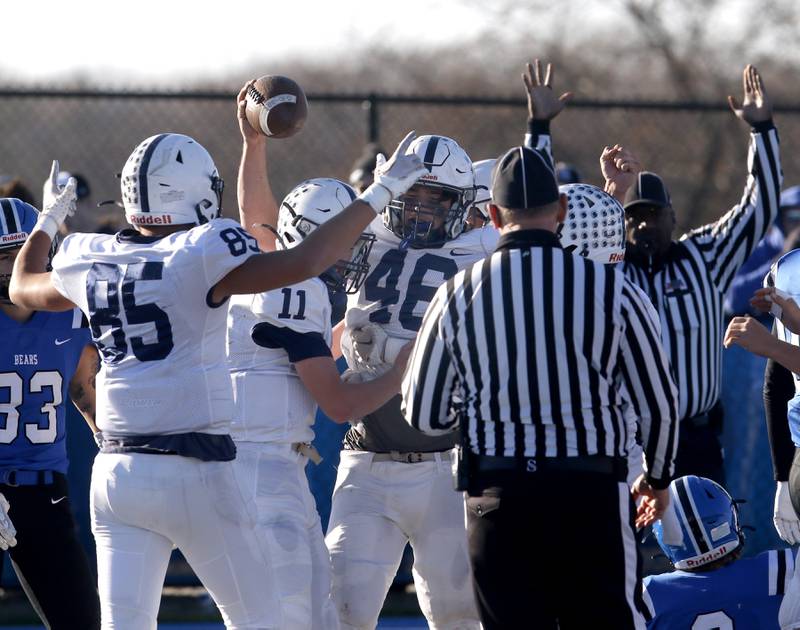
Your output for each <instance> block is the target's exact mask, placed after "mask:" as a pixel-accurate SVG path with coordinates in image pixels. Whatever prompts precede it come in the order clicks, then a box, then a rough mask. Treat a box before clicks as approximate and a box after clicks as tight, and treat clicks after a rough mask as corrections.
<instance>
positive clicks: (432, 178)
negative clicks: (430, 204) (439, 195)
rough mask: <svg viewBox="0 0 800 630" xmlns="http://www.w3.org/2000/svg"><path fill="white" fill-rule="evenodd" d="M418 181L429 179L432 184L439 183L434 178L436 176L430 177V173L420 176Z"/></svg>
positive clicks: (437, 179) (436, 178)
mask: <svg viewBox="0 0 800 630" xmlns="http://www.w3.org/2000/svg"><path fill="white" fill-rule="evenodd" d="M420 179H429V180H431V181H434V182H436V181H439V178H438V177H436V175H431V174H430V173H428V174H427V175H422V176H421V177H420Z"/></svg>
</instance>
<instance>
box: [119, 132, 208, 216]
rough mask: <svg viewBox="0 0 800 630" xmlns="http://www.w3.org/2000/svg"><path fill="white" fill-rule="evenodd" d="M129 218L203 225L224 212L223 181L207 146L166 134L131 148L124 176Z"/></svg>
mask: <svg viewBox="0 0 800 630" xmlns="http://www.w3.org/2000/svg"><path fill="white" fill-rule="evenodd" d="M121 179H122V181H121V186H122V202H123V205H124V206H125V218H126V219H127V220H128V223H130V224H131V225H133V226H137V225H145V226H150V225H183V224H187V223H191V224H194V225H202V224H203V223H208V222H209V221H210V220H211V219H215V218H217V217H218V216H220V213H221V211H222V189H223V182H222V179H220V177H219V172H218V171H217V167H216V166H215V165H214V160H212V159H211V156H210V155H209V154H208V151H206V150H205V148H204V147H203V145H201V144H200V143H199V142H197V141H195V140H193V139H192V138H190V137H189V136H184V135H182V134H179V133H162V134H158V135H157V136H151V137H150V138H147V140H144V141H143V142H141V143H140V144H139V146H138V147H136V148H135V149H134V150H133V153H131V155H130V157H129V158H128V161H127V162H125V167H124V168H123V169H122V175H121Z"/></svg>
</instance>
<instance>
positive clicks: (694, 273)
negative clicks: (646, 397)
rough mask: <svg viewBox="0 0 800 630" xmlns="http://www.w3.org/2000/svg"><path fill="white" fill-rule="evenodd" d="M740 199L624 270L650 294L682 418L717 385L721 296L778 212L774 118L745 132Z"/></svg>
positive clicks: (711, 397)
mask: <svg viewBox="0 0 800 630" xmlns="http://www.w3.org/2000/svg"><path fill="white" fill-rule="evenodd" d="M747 167H748V176H747V183H746V185H745V188H744V194H743V195H742V199H741V201H740V202H739V203H738V204H737V205H735V206H734V207H733V208H732V209H731V210H730V211H729V212H727V213H726V214H725V215H724V216H723V217H722V218H721V219H720V220H719V221H717V222H716V223H712V224H710V225H707V226H705V227H702V228H699V229H697V230H693V231H691V232H689V233H688V234H684V235H683V236H682V237H681V238H680V240H679V241H675V242H673V243H672V245H671V247H670V249H669V251H668V252H667V254H666V256H665V257H664V258H663V259H662V260H659V261H655V262H653V261H652V260H646V259H639V258H634V257H633V256H632V255H631V252H629V253H628V255H627V256H626V259H625V262H624V264H623V270H624V272H625V275H626V276H627V277H628V278H630V279H631V280H633V282H635V283H636V284H637V285H639V286H640V287H641V288H642V290H643V291H644V292H645V293H647V294H648V295H649V296H650V299H651V300H652V302H653V305H654V306H655V307H656V310H657V311H658V316H659V319H660V321H661V338H662V341H663V343H664V347H665V348H666V350H667V354H668V356H669V360H670V365H671V367H672V374H673V376H674V378H675V382H676V383H677V385H678V392H679V398H680V407H679V409H680V417H681V418H690V417H692V416H696V415H699V414H702V413H705V412H706V411H708V410H709V409H710V408H711V407H712V406H714V404H715V403H716V402H717V400H718V399H719V396H720V389H721V386H722V378H721V369H722V332H723V308H722V304H723V299H724V297H725V293H727V291H728V289H729V288H730V285H731V282H732V281H733V278H734V276H735V275H736V272H737V271H738V270H739V268H740V267H741V266H742V264H743V263H744V262H745V261H746V260H747V258H748V257H749V256H750V254H751V253H752V252H753V249H754V248H755V246H756V245H757V244H758V242H759V241H760V240H761V239H762V238H763V236H764V235H765V234H766V232H767V230H768V229H769V226H770V225H771V224H772V222H773V221H774V220H775V217H776V216H777V212H778V202H779V198H780V187H781V182H782V180H783V174H782V172H781V166H780V156H779V150H778V135H777V131H776V130H775V127H774V126H773V125H772V123H771V122H769V123H760V124H759V125H758V126H757V127H756V128H754V129H753V132H752V133H751V136H750V148H749V152H748V158H747Z"/></svg>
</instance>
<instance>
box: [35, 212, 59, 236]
mask: <svg viewBox="0 0 800 630" xmlns="http://www.w3.org/2000/svg"><path fill="white" fill-rule="evenodd" d="M60 227H61V226H60V225H59V224H58V221H56V220H55V219H54V218H53V217H51V216H50V215H49V214H44V213H41V214H39V220H38V221H36V225H34V226H33V230H31V235H33V234H34V233H35V232H37V231H39V232H44V233H45V234H47V236H49V237H50V240H51V241H52V240H53V239H54V238H55V237H56V234H58V230H59V228H60Z"/></svg>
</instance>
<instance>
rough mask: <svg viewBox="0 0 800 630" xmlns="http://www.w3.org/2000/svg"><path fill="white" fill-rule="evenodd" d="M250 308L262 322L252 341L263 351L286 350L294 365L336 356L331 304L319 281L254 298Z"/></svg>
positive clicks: (268, 292) (252, 332)
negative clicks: (332, 337) (332, 333)
mask: <svg viewBox="0 0 800 630" xmlns="http://www.w3.org/2000/svg"><path fill="white" fill-rule="evenodd" d="M250 308H251V310H252V312H253V315H255V317H256V318H258V319H259V320H261V321H259V322H258V323H257V324H255V325H254V326H253V328H252V330H251V332H250V337H251V338H252V340H253V342H254V343H256V344H257V345H259V346H261V347H262V348H282V349H283V350H285V351H286V353H287V354H288V355H289V361H291V362H292V363H297V362H298V361H303V360H304V359H312V358H315V357H329V356H332V355H331V350H330V338H331V325H330V311H331V307H330V301H329V299H328V291H327V289H326V288H325V286H324V285H323V284H322V282H320V281H319V280H307V281H304V282H301V283H298V284H295V285H292V286H289V287H284V288H282V289H275V290H274V291H267V292H266V293H259V294H258V295H254V296H253V299H252V302H251V305H250Z"/></svg>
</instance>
